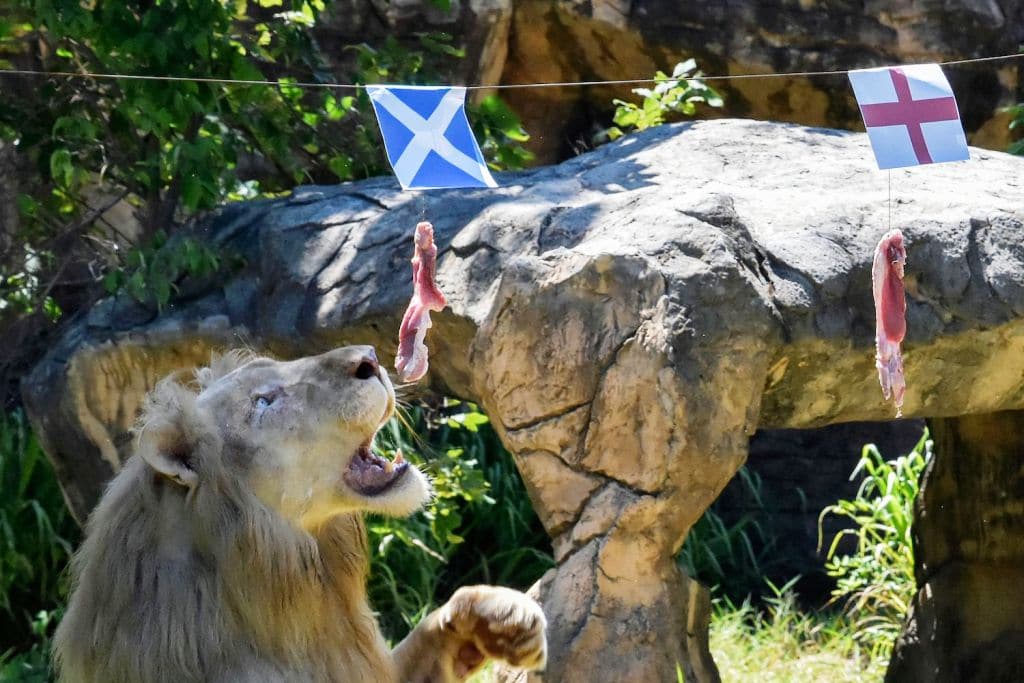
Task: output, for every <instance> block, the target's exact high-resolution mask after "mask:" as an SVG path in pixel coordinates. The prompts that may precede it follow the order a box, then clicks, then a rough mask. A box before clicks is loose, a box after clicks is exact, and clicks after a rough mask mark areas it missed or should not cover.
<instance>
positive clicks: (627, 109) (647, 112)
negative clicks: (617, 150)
mask: <svg viewBox="0 0 1024 683" xmlns="http://www.w3.org/2000/svg"><path fill="white" fill-rule="evenodd" d="M701 75H702V74H701V73H700V72H699V71H697V62H696V61H695V60H693V59H688V60H686V61H685V62H680V63H678V64H676V66H675V68H674V69H673V70H672V75H671V76H668V75H666V74H665V73H663V72H661V71H658V72H657V73H656V74H654V78H655V80H656V81H657V83H656V84H655V86H654V87H653V88H635V89H634V90H633V93H634V94H636V95H640V96H641V97H643V98H644V99H643V102H641V103H640V104H636V103H634V102H626V101H625V100H612V104H614V105H615V116H614V117H613V119H612V121H613V122H614V123H615V125H614V126H611V127H610V128H606V129H605V130H603V131H602V132H601V133H599V134H598V135H597V138H596V140H595V142H598V143H600V142H605V141H608V140H616V139H618V138H620V137H622V136H623V135H625V134H626V133H627V132H630V131H632V130H637V131H641V130H647V129H648V128H652V127H654V126H660V125H661V124H663V123H665V121H666V120H668V119H670V118H671V117H672V116H673V115H682V116H693V115H694V114H695V113H696V111H697V105H698V104H706V105H707V106H709V107H721V106H722V96H721V95H720V94H719V93H718V92H717V91H716V90H715V89H714V88H712V87H710V86H708V85H707V84H706V83H705V82H704V81H703V80H701Z"/></svg>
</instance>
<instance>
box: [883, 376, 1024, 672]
mask: <svg viewBox="0 0 1024 683" xmlns="http://www.w3.org/2000/svg"><path fill="white" fill-rule="evenodd" d="M1019 379H1020V378H1018V381H1019ZM930 428H931V431H932V436H933V438H934V440H935V458H934V460H933V461H932V462H931V463H930V464H929V467H928V470H927V471H926V472H925V477H924V486H923V487H922V489H921V494H920V496H919V497H918V500H917V505H916V507H915V515H914V550H915V561H916V565H917V584H918V589H919V590H918V593H917V597H916V598H915V599H914V602H913V604H912V606H911V611H910V615H909V616H908V619H907V626H906V628H905V629H904V632H903V635H902V636H901V637H900V639H899V642H898V643H897V647H896V651H895V653H894V655H893V659H892V663H891V664H890V666H889V671H888V672H887V675H886V681H887V682H889V683H903V682H906V683H911V682H915V681H934V682H935V683H1012V682H1014V681H1019V680H1021V677H1022V676H1024V647H1022V646H1024V624H1021V617H1020V615H1021V614H1022V613H1024V591H1022V590H1021V586H1024V467H1022V466H1021V463H1022V457H1024V412H1022V411H1019V410H1018V411H1006V412H998V413H990V414H987V415H968V416H964V417H957V418H946V419H939V420H932V421H931V424H930Z"/></svg>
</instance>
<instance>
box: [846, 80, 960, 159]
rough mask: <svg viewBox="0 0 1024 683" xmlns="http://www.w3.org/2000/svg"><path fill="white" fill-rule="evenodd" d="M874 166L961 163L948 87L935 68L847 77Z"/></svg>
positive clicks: (957, 125)
mask: <svg viewBox="0 0 1024 683" xmlns="http://www.w3.org/2000/svg"><path fill="white" fill-rule="evenodd" d="M849 76H850V84H851V85H852V86H853V92H854V94H855V95H856V96H857V104H859V105H860V113H861V115H862V116H863V117H864V126H865V128H867V131H868V138H869V139H870V140H871V148H872V149H873V150H874V152H875V160H876V161H877V162H878V168H881V169H886V168H901V167H903V166H917V165H919V164H937V163H941V162H943V161H966V160H967V159H969V158H970V153H969V152H968V151H967V138H966V137H965V136H964V127H963V125H962V124H961V123H960V112H959V110H958V109H957V106H956V99H955V98H954V97H953V89H952V88H951V87H950V86H949V81H947V80H946V75H945V74H944V73H942V69H941V68H940V67H939V65H938V64H915V65H909V66H893V67H884V68H881V69H863V70H860V71H851V72H850V73H849Z"/></svg>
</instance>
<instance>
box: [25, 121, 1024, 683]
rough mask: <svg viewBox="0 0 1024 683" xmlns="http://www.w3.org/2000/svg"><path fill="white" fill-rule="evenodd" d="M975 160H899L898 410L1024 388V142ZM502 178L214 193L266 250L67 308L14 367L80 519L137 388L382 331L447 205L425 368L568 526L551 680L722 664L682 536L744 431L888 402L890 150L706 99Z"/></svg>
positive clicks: (247, 237) (733, 463)
mask: <svg viewBox="0 0 1024 683" xmlns="http://www.w3.org/2000/svg"><path fill="white" fill-rule="evenodd" d="M973 154H974V161H972V162H971V163H970V164H969V165H968V164H946V165H942V166H935V167H930V168H922V169H916V170H913V171H895V172H893V173H892V185H893V194H894V197H895V198H896V204H895V206H894V207H893V219H894V222H895V223H894V224H895V225H898V226H899V227H900V228H902V230H903V233H904V235H906V237H907V241H908V245H909V246H908V249H909V257H908V279H907V284H908V292H909V296H910V300H909V302H908V320H909V331H908V334H907V340H906V345H905V348H906V354H905V359H906V367H907V378H908V386H909V387H910V389H909V391H908V396H907V401H906V404H905V406H904V412H905V414H906V415H907V416H908V417H915V416H916V417H945V416H956V415H963V414H973V413H986V412H992V411H997V410H1008V409H1021V408H1024V385H1022V382H1021V377H1022V374H1024V246H1022V242H1021V234H1022V230H1024V216H1022V213H1021V207H1022V206H1024V183H1022V181H1021V180H1020V178H1021V177H1022V171H1024V160H1021V159H1018V158H1013V157H1010V156H1007V155H1003V154H998V153H987V152H982V151H980V150H975V151H974V152H973ZM500 183H501V184H502V187H501V188H499V189H497V190H489V191H453V192H432V193H425V194H420V195H415V194H403V193H401V192H399V191H398V190H397V188H396V185H395V183H394V181H393V180H391V179H380V180H374V181H368V182H361V183H356V184H350V185H343V186H338V187H329V188H324V187H310V188H302V189H299V190H297V191H296V192H295V193H294V195H293V196H292V197H291V198H288V199H282V200H277V201H270V202H255V203H251V204H240V205H233V206H230V207H228V208H226V209H224V210H223V211H222V213H221V214H220V215H219V216H216V217H214V218H213V219H212V220H211V221H210V222H209V223H208V226H207V227H208V230H209V233H210V237H211V238H212V239H215V240H217V241H219V242H221V243H224V244H230V245H233V246H234V247H235V248H238V249H240V250H241V251H242V252H243V253H245V255H246V256H247V259H248V266H247V267H246V268H245V269H244V270H243V271H242V272H240V273H238V274H236V275H235V276H234V277H233V278H232V279H231V280H230V281H229V282H227V283H225V284H224V285H223V286H219V287H216V288H212V289H206V290H204V289H201V288H192V294H191V295H190V299H189V300H188V301H184V300H183V301H179V302H177V303H176V304H175V306H174V307H173V308H172V310H170V311H169V312H167V313H166V314H164V315H162V316H160V317H155V316H154V315H153V313H151V312H147V311H143V310H139V309H138V308H136V307H134V306H132V305H131V304H130V303H129V302H126V301H123V300H116V301H106V302H104V303H102V304H101V305H100V306H98V307H97V308H95V309H94V310H93V311H91V312H90V313H89V315H88V316H87V317H86V318H83V319H81V320H79V321H78V322H77V323H76V324H75V325H74V326H72V328H71V329H70V330H69V332H68V334H67V335H66V336H65V338H64V340H63V342H62V343H61V344H60V345H59V346H58V347H57V348H55V349H54V350H53V351H52V353H51V354H50V355H49V356H48V357H47V358H46V359H45V360H44V361H43V362H42V363H41V364H40V365H39V366H38V367H37V369H36V370H35V371H34V373H33V374H32V375H31V376H30V377H29V378H27V379H26V381H25V385H24V389H25V397H26V402H27V404H28V406H29V408H30V412H31V414H32V416H33V418H34V420H35V422H36V425H37V426H38V428H39V432H40V435H41V438H42V440H43V443H44V445H45V447H46V449H47V451H48V452H49V453H50V454H51V456H52V457H53V458H54V460H55V461H56V463H57V465H58V469H59V474H60V476H61V479H62V481H63V483H64V486H65V489H66V491H67V494H68V498H69V500H70V501H71V502H72V504H73V505H74V506H75V509H76V511H77V512H78V513H79V514H80V515H81V514H83V513H84V512H85V511H86V510H88V508H89V506H90V505H91V504H92V502H93V501H95V499H96V497H97V496H98V494H99V491H100V489H101V486H102V483H103V481H104V480H105V479H106V478H107V477H108V476H109V474H110V473H111V471H113V470H114V469H115V468H116V467H117V466H118V463H119V461H120V458H121V454H122V450H123V445H124V439H125V436H124V435H125V431H126V429H127V427H128V425H129V424H130V422H131V421H132V419H133V416H134V411H135V408H136V407H137V405H138V402H139V401H140V399H141V397H142V395H143V393H144V392H145V391H146V390H147V389H148V388H149V386H151V385H152V383H153V382H154V381H155V379H156V378H157V377H159V376H161V375H163V374H165V373H167V372H168V371H170V370H171V369H173V368H174V367H178V366H189V365H193V364H195V363H199V362H202V361H203V360H205V358H206V356H207V354H208V353H209V350H210V349H211V348H212V347H215V346H223V345H233V344H237V343H239V342H240V341H245V342H249V343H252V344H254V345H256V346H258V347H260V348H263V349H268V350H270V351H273V352H276V353H278V354H282V355H300V354H309V353H316V352H318V351H321V350H324V349H327V348H330V347H333V346H337V345H340V344H345V343H354V342H358V343H373V344H376V345H377V347H378V349H379V351H380V352H381V354H382V356H384V357H387V356H388V355H391V354H393V353H394V350H395V342H396V339H395V337H396V336H397V329H398V323H399V320H400V317H401V314H402V311H403V310H404V308H405V304H406V302H407V300H408V297H409V294H410V290H411V284H410V282H409V269H408V258H409V256H410V254H411V251H412V249H411V236H412V227H413V226H414V225H415V224H416V222H417V221H418V220H420V219H422V218H428V219H430V220H431V221H432V222H433V223H434V225H435V229H436V233H437V242H438V245H439V249H440V254H441V255H440V257H439V268H438V279H439V282H440V284H441V287H442V289H443V290H444V291H445V293H446V294H447V295H448V299H449V302H450V304H451V308H450V309H449V310H447V311H445V312H443V313H441V314H439V315H437V316H436V320H435V327H434V329H433V330H432V332H431V338H430V344H431V374H430V375H429V381H430V382H431V383H432V384H433V385H434V386H435V387H436V388H439V389H443V390H445V391H449V392H452V393H454V394H456V395H460V396H465V397H469V398H473V399H475V400H477V401H479V402H480V403H481V404H482V405H483V406H484V408H485V409H486V411H487V412H488V413H489V414H490V415H491V418H492V420H493V422H494V424H495V425H496V426H497V428H498V429H499V431H500V433H501V435H502V437H503V439H504V440H505V442H506V444H507V445H508V446H509V448H510V449H511V450H512V451H513V453H514V455H515V458H516V461H517V464H518V465H519V467H520V470H521V472H522V473H523V476H524V479H525V481H526V484H527V487H528V489H529V491H530V495H531V497H532V500H533V502H534V505H535V506H536V508H537V510H538V511H539V513H540V516H541V518H542V520H543V522H544V524H545V525H546V527H547V529H548V530H549V531H550V533H551V534H552V536H553V538H554V547H555V552H556V560H557V567H556V569H554V570H552V571H551V572H550V573H549V574H548V575H547V576H545V578H544V579H543V580H542V581H541V584H540V585H539V586H538V590H539V591H540V596H541V599H542V600H543V603H544V606H545V610H546V612H547V614H548V618H549V623H550V625H551V652H552V656H551V661H550V664H549V667H548V673H547V675H546V676H545V679H546V680H564V681H595V680H658V681H661V680H674V677H675V665H676V662H680V663H682V664H683V665H684V666H685V667H686V669H687V671H688V678H687V680H711V679H713V678H714V677H715V674H714V668H713V665H712V664H711V663H710V660H709V659H708V658H707V654H706V649H704V648H703V645H702V643H703V642H704V641H703V639H702V633H703V628H702V626H701V624H700V623H699V622H700V618H699V617H700V616H701V615H704V616H706V609H704V607H702V606H701V603H702V599H701V597H700V596H701V592H700V591H699V590H697V589H696V587H695V586H693V584H692V582H690V581H688V579H686V577H685V576H683V575H682V574H680V572H679V571H678V570H677V569H676V566H675V564H674V562H673V559H672V558H673V555H674V554H675V552H676V551H677V550H678V548H679V546H680V544H681V543H682V541H683V539H684V537H685V535H686V532H687V530H688V528H689V527H690V525H692V524H693V522H694V521H695V520H696V519H697V518H698V517H699V516H700V515H701V513H702V512H703V511H704V510H705V508H706V507H707V506H708V504H709V503H710V502H711V501H712V500H713V499H714V498H715V496H717V495H718V493H719V492H720V491H721V489H722V487H723V486H724V485H725V484H726V482H728V480H729V479H730V477H731V476H732V475H733V474H734V473H735V471H736V469H737V468H738V467H739V466H740V464H741V463H742V462H743V460H744V458H745V457H746V453H747V442H748V438H749V436H750V434H752V433H753V432H754V430H755V429H756V428H757V427H758V426H759V425H760V426H764V427H809V426H817V425H824V424H829V423H835V422H847V421H854V420H880V419H888V418H890V417H891V416H892V412H891V406H888V405H886V404H885V403H884V402H883V400H882V397H881V392H880V390H879V387H878V383H877V377H876V373H875V370H874V362H873V354H874V350H873V340H872V333H873V325H874V322H873V321H874V317H873V308H872V300H871V289H870V272H869V271H870V260H871V254H872V251H873V248H874V245H875V242H876V241H877V239H878V237H879V236H880V235H881V234H882V233H883V232H884V231H885V230H886V228H887V217H888V211H887V208H886V201H885V198H886V196H887V178H886V174H884V173H880V172H878V171H876V170H875V169H874V168H873V163H872V161H871V155H870V151H869V149H868V146H867V141H866V139H865V138H864V136H862V135H858V134H851V133H843V132H839V131H834V130H822V129H807V128H802V127H798V126H791V125H784V124H770V123H759V122H751V121H713V122H703V123H696V124H685V125H678V126H668V127H662V128H660V129H656V130H652V131H649V132H647V133H645V134H642V135H637V136H634V137H629V138H627V139H625V140H623V141H621V142H619V143H616V144H613V145H609V146H606V147H603V148H601V149H599V150H597V151H596V152H593V153H591V154H587V155H584V156H581V157H578V158H576V159H573V160H572V161H569V162H566V163H564V164H562V165H560V166H557V167H550V168H542V169H537V170H535V171H531V172H528V173H521V174H514V175H503V176H501V177H500ZM1008 509H1009V508H1008ZM1018 516H1019V513H1018Z"/></svg>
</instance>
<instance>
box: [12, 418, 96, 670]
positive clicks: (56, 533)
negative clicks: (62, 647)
mask: <svg viewBox="0 0 1024 683" xmlns="http://www.w3.org/2000/svg"><path fill="white" fill-rule="evenodd" d="M77 538H78V529H77V527H76V526H75V523H74V521H73V520H72V519H71V516H70V514H69V513H68V511H67V509H66V507H65V505H64V498H63V496H62V494H61V491H60V488H59V486H58V484H57V480H56V477H55V475H54V472H53V469H52V467H51V466H50V463H49V461H48V460H47V459H46V456H45V455H44V454H43V451H42V449H41V448H40V447H39V443H38V442H37V441H36V439H35V436H33V434H32V432H31V430H30V428H29V426H28V423H27V420H26V419H25V417H24V415H23V414H22V413H20V412H12V413H5V414H3V415H2V416H0V633H3V634H4V638H3V641H2V643H0V680H12V676H13V675H12V674H11V673H10V672H11V671H14V670H17V671H19V672H21V673H20V674H19V676H17V677H14V678H13V680H36V679H33V678H31V677H26V676H28V673H30V672H31V671H37V670H38V671H41V672H45V671H47V667H48V661H47V660H48V657H47V655H46V650H47V647H48V645H47V643H48V637H49V633H51V631H52V626H54V625H55V624H56V620H55V619H53V613H54V610H59V608H60V607H59V606H60V605H61V604H62V603H63V600H64V595H65V589H66V587H65V585H64V582H63V576H64V575H63V572H64V567H65V565H66V563H67V560H68V558H69V557H70V554H71V549H72V547H73V545H74V543H75V542H76V541H77ZM32 641H36V643H37V645H36V647H35V648H33V649H31V650H29V651H28V653H27V654H24V655H22V656H20V657H19V658H17V659H16V660H12V661H7V660H8V659H10V658H11V656H12V655H10V654H6V655H5V654H4V652H3V651H4V649H5V648H8V647H14V648H19V649H20V648H24V647H26V646H27V645H28V644H29V643H30V642H32ZM38 680H43V679H38Z"/></svg>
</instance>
